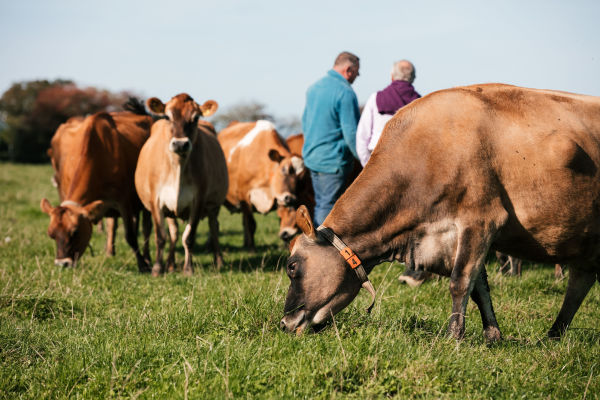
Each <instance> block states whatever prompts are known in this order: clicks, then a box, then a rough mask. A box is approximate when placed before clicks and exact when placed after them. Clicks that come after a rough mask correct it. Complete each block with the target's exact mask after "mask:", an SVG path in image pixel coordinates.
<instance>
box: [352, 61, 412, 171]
mask: <svg viewBox="0 0 600 400" xmlns="http://www.w3.org/2000/svg"><path fill="white" fill-rule="evenodd" d="M415 76H416V74H415V67H414V65H412V63H411V62H410V61H407V60H401V61H398V62H396V63H394V66H393V67H392V74H391V77H392V83H390V84H389V85H388V86H387V87H386V88H384V89H383V90H381V91H379V92H376V93H373V94H372V95H371V96H370V97H369V99H368V100H367V103H366V104H365V108H364V109H363V112H362V115H361V117H360V121H359V122H358V127H357V129H356V153H357V154H358V158H359V160H360V163H361V164H362V165H363V166H364V165H365V164H366V163H367V161H368V160H369V158H370V157H371V153H372V152H373V149H374V148H375V145H376V144H377V142H378V141H379V136H381V132H382V131H383V128H384V126H385V124H386V123H387V122H388V121H389V120H390V119H391V118H392V116H393V115H394V114H395V113H396V111H398V110H399V109H400V108H401V107H404V106H405V105H407V104H408V103H410V102H411V101H413V100H416V99H418V98H419V97H421V95H420V94H419V93H417V91H416V90H415V88H414V87H413V85H412V83H413V81H414V80H415Z"/></svg>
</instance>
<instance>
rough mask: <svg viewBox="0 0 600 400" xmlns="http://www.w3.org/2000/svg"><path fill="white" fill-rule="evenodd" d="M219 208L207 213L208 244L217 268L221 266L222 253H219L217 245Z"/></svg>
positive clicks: (219, 249)
mask: <svg viewBox="0 0 600 400" xmlns="http://www.w3.org/2000/svg"><path fill="white" fill-rule="evenodd" d="M218 217H219V208H216V209H215V210H213V211H211V212H210V213H209V214H208V228H209V231H210V237H209V240H210V244H211V247H212V252H213V256H214V262H215V265H216V266H217V268H218V269H221V267H222V266H223V254H221V246H220V245H219V218H218Z"/></svg>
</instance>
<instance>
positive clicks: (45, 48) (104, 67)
mask: <svg viewBox="0 0 600 400" xmlns="http://www.w3.org/2000/svg"><path fill="white" fill-rule="evenodd" d="M0 37H1V38H2V39H0V58H1V60H2V61H1V62H0V91H2V92H4V91H5V90H6V89H8V87H10V85H11V84H12V83H13V82H17V81H22V80H31V79H40V78H45V79H55V78H65V79H73V80H75V82H76V83H78V84H79V85H81V86H88V85H90V86H97V87H100V88H106V89H109V90H113V91H119V90H133V91H135V92H137V93H139V94H141V95H143V96H158V97H160V98H162V99H163V100H168V99H169V98H170V97H172V96H173V95H175V94H177V93H180V92H187V93H189V94H190V95H192V96H193V97H194V98H195V99H196V100H197V101H204V100H206V99H209V98H210V99H214V100H217V101H218V102H219V104H220V106H221V107H222V108H227V107H228V106H231V105H233V104H235V103H237V102H240V101H247V100H257V101H260V102H262V103H264V104H265V105H267V108H268V110H269V111H271V112H272V113H274V114H275V115H277V116H291V115H298V116H299V115H301V113H302V109H303V107H304V95H305V91H306V88H307V87H308V86H309V85H310V84H311V83H312V82H314V81H315V80H317V79H318V78H320V77H321V76H322V75H323V74H324V73H325V72H326V71H327V70H328V69H329V68H330V67H331V65H332V63H333V60H334V58H335V56H336V55H337V54H338V53H339V52H340V51H342V50H348V51H352V52H354V53H355V54H357V55H358V56H359V57H360V58H361V70H360V73H361V76H360V77H359V78H358V79H357V80H356V82H355V83H354V88H355V90H356V93H357V95H358V100H359V102H360V103H364V102H365V101H366V100H367V98H368V96H369V94H370V93H372V92H373V91H376V90H380V89H381V88H383V87H384V86H385V85H387V84H388V82H389V71H390V67H391V64H392V63H393V62H394V61H395V60H398V59H402V58H406V59H409V60H411V61H412V62H413V63H414V64H415V66H416V68H417V79H416V81H415V87H416V88H417V90H418V91H419V92H420V93H421V94H422V95H425V94H427V93H430V92H432V91H435V90H438V89H444V88H448V87H452V86H457V85H464V84H472V83H482V82H504V83H511V84H516V85H521V86H527V87H537V88H547V89H558V90H566V91H572V92H577V93H584V94H591V95H596V96H600V1H597V0H595V1H592V0H590V1H564V0H563V1H556V0H550V1H526V0H522V1H514V0H510V1H502V2H486V1H412V2H407V1H373V0H371V1H351V0H346V1H337V0H335V1H328V0H321V1H313V0H305V1H301V2H300V1H298V2H290V1H281V0H280V1H260V0H253V1H244V2H242V1H230V0H219V1H184V0H170V1H161V2H157V1H154V0H152V1H148V0H147V1H126V0H119V1H114V0H109V1H103V2H101V1H85V0H77V1H67V0H59V1H49V0H19V1H13V0H0Z"/></svg>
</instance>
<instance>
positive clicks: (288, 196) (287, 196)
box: [283, 193, 296, 206]
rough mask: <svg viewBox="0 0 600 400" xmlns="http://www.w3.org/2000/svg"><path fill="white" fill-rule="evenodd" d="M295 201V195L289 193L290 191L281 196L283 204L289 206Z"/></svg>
mask: <svg viewBox="0 0 600 400" xmlns="http://www.w3.org/2000/svg"><path fill="white" fill-rule="evenodd" d="M295 201H296V197H295V196H293V195H291V194H290V193H286V194H285V196H283V204H284V205H286V206H291V205H292V204H294V202H295Z"/></svg>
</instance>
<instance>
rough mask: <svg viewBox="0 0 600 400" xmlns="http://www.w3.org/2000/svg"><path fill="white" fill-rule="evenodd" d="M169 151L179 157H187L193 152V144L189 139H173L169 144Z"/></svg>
mask: <svg viewBox="0 0 600 400" xmlns="http://www.w3.org/2000/svg"><path fill="white" fill-rule="evenodd" d="M169 150H171V151H172V152H173V153H175V154H177V155H179V156H185V155H187V154H188V153H189V152H190V151H191V150H192V143H191V142H190V139H188V138H183V139H179V138H175V139H171V142H170V143H169Z"/></svg>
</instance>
